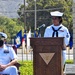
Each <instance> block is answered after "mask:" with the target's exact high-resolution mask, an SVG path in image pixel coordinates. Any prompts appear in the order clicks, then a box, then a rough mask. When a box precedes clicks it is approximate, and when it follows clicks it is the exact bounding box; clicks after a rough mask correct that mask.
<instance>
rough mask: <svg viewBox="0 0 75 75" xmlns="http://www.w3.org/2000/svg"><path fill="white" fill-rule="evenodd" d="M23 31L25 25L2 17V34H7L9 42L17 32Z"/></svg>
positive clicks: (0, 22) (0, 19) (0, 26)
mask: <svg viewBox="0 0 75 75" xmlns="http://www.w3.org/2000/svg"><path fill="white" fill-rule="evenodd" d="M23 29H24V28H23V24H21V23H20V24H19V23H18V21H17V20H14V19H10V18H7V17H4V16H0V32H5V33H6V34H7V36H8V38H7V40H8V41H9V39H10V38H13V37H14V36H15V35H16V33H17V32H19V31H20V30H23Z"/></svg>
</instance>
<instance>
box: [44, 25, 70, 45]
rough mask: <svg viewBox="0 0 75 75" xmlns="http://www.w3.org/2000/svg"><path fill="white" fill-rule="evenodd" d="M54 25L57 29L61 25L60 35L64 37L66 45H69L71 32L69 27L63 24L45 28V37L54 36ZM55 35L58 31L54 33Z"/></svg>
mask: <svg viewBox="0 0 75 75" xmlns="http://www.w3.org/2000/svg"><path fill="white" fill-rule="evenodd" d="M52 27H54V29H55V30H57V29H58V28H59V27H61V28H60V30H59V31H58V37H64V42H65V45H68V44H69V39H70V34H69V31H68V29H67V28H66V27H65V26H63V25H62V24H61V25H59V26H54V25H51V26H48V27H47V28H46V30H45V33H44V37H52V34H53V29H52ZM54 37H56V32H55V34H54Z"/></svg>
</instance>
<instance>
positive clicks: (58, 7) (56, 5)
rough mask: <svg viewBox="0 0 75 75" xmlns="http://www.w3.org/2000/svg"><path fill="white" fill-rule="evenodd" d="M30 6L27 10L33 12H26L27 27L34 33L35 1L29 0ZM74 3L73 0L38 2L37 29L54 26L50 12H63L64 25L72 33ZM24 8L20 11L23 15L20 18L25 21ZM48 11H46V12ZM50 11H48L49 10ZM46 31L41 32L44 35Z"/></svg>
mask: <svg viewBox="0 0 75 75" xmlns="http://www.w3.org/2000/svg"><path fill="white" fill-rule="evenodd" d="M27 3H28V5H27V6H26V10H32V11H28V12H26V13H25V14H26V26H27V27H31V29H32V31H34V25H35V22H34V21H35V16H34V15H35V11H34V9H35V1H34V0H27ZM72 3H73V0H36V9H37V22H36V24H37V27H39V26H40V25H42V24H46V26H49V25H51V24H52V21H51V16H50V12H51V11H61V12H63V13H64V16H63V24H64V25H65V26H66V27H68V29H69V30H70V31H72V29H73V28H72V27H73V22H72V19H73V18H72ZM23 8H24V7H23V6H22V7H20V9H19V11H20V12H21V14H22V15H20V18H22V19H24V18H23V17H24V13H23V12H22V10H23ZM45 9H46V10H45ZM47 9H48V10H47ZM43 32H44V30H41V33H43Z"/></svg>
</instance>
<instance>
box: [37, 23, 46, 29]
mask: <svg viewBox="0 0 75 75" xmlns="http://www.w3.org/2000/svg"><path fill="white" fill-rule="evenodd" d="M42 27H45V24H42V25H41V26H39V27H38V28H37V29H38V30H39V29H40V28H42Z"/></svg>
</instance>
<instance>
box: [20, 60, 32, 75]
mask: <svg viewBox="0 0 75 75" xmlns="http://www.w3.org/2000/svg"><path fill="white" fill-rule="evenodd" d="M19 63H20V64H21V66H20V68H19V69H20V73H21V74H20V75H33V62H32V61H23V62H22V61H19Z"/></svg>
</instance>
